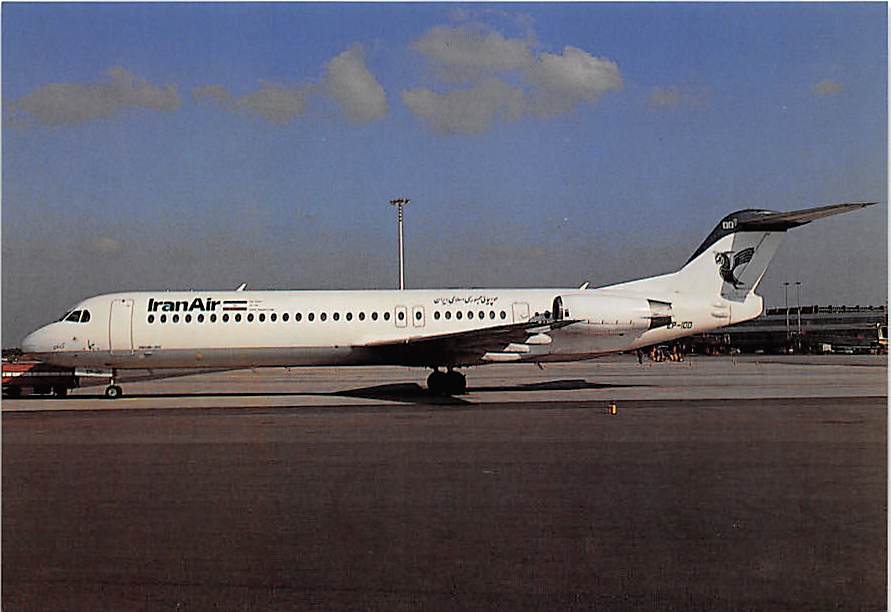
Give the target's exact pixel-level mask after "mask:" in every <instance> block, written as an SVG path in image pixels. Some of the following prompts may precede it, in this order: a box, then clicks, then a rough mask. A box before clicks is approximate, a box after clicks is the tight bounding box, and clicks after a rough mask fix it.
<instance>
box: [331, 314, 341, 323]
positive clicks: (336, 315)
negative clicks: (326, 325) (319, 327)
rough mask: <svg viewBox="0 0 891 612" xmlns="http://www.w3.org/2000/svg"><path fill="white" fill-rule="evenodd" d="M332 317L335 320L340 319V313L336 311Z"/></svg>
mask: <svg viewBox="0 0 891 612" xmlns="http://www.w3.org/2000/svg"><path fill="white" fill-rule="evenodd" d="M331 318H332V319H334V320H335V321H340V313H339V312H335V313H334V314H333V315H331Z"/></svg>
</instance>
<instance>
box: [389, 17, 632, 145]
mask: <svg viewBox="0 0 891 612" xmlns="http://www.w3.org/2000/svg"><path fill="white" fill-rule="evenodd" d="M534 40H535V36H534V33H533V32H531V30H530V31H529V32H528V33H527V36H526V37H525V38H506V37H504V36H502V35H501V34H500V33H498V32H495V31H492V30H487V29H485V28H484V27H483V26H481V25H473V26H471V25H464V26H458V27H451V26H436V27H434V28H432V29H430V30H429V31H428V32H427V33H426V34H425V35H424V36H423V37H422V38H420V39H419V40H417V41H415V42H414V43H413V44H412V48H413V49H415V50H416V51H419V52H420V53H422V54H423V55H424V56H425V57H427V59H428V60H430V62H431V64H433V66H434V67H435V68H436V69H437V74H438V75H439V76H440V77H441V78H443V79H444V80H445V81H446V82H448V81H453V80H455V79H456V78H458V79H464V80H467V81H470V83H471V86H470V87H469V88H464V89H457V90H454V91H451V92H447V93H436V92H434V91H432V90H430V89H427V88H423V89H413V90H409V91H404V92H403V93H402V100H403V102H404V103H405V104H406V106H408V108H409V110H411V112H412V113H414V114H415V115H417V116H420V117H422V118H424V119H426V120H427V121H428V123H429V125H430V126H431V127H432V128H433V129H434V130H436V131H438V132H442V133H479V132H483V131H485V130H487V129H489V127H491V125H492V124H493V123H494V122H496V121H497V120H503V121H512V120H516V119H519V118H520V117H522V116H524V115H527V114H535V115H537V116H539V117H553V116H555V115H560V114H563V113H567V112H569V111H571V110H573V109H574V108H576V107H577V106H578V105H579V104H582V103H595V102H597V101H598V100H599V99H600V97H601V96H602V95H603V94H605V93H606V92H609V91H621V90H622V88H623V81H622V74H621V72H620V71H619V66H618V64H616V62H614V61H612V60H609V59H606V58H602V57H594V56H593V55H591V54H590V53H588V52H586V51H584V50H582V49H578V48H576V47H571V46H567V47H564V49H563V52H562V53H559V54H557V53H539V54H537V55H536V54H534V53H533V51H532V48H533V42H532V41H534Z"/></svg>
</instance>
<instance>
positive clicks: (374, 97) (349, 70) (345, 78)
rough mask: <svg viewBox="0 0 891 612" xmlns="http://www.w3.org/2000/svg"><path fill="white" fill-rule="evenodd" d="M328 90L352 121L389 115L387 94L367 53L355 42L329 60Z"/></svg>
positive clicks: (326, 89)
mask: <svg viewBox="0 0 891 612" xmlns="http://www.w3.org/2000/svg"><path fill="white" fill-rule="evenodd" d="M324 86H325V91H326V92H327V93H328V95H329V96H331V97H332V98H334V100H335V101H336V102H337V103H338V104H339V105H340V107H341V108H342V109H343V111H344V112H345V113H346V115H347V117H349V118H350V119H351V120H352V121H355V122H356V123H368V122H371V121H376V120H378V119H381V118H383V117H384V116H385V115H386V114H387V96H386V94H385V93H384V88H383V87H381V84H380V83H378V82H377V80H376V79H375V78H374V75H372V74H371V73H370V72H369V71H368V68H367V67H366V66H365V54H364V53H363V51H362V48H361V47H359V46H358V45H355V46H353V47H351V48H349V49H347V50H346V51H344V52H343V53H341V54H340V55H338V56H337V57H335V58H334V59H332V60H331V61H330V62H328V64H327V66H326V68H325V77H324Z"/></svg>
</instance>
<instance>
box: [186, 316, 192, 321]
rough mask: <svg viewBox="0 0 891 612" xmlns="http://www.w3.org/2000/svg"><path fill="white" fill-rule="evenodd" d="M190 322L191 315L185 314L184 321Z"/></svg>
mask: <svg viewBox="0 0 891 612" xmlns="http://www.w3.org/2000/svg"><path fill="white" fill-rule="evenodd" d="M191 322H192V315H190V314H187V315H186V323H191Z"/></svg>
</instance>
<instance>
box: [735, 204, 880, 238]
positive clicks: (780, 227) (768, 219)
mask: <svg viewBox="0 0 891 612" xmlns="http://www.w3.org/2000/svg"><path fill="white" fill-rule="evenodd" d="M873 204H876V202H847V203H844V204H830V205H829V206H818V207H817V208H805V209H803V210H793V211H789V212H770V211H758V213H757V216H754V218H749V219H745V220H742V219H740V222H739V225H738V226H737V228H736V229H737V231H739V230H749V229H751V230H761V231H785V230H787V229H790V228H793V227H798V226H799V225H804V224H805V223H810V222H811V221H816V220H817V219H822V218H823V217H829V216H831V215H838V214H840V213H844V212H849V211H852V210H857V209H859V208H865V207H867V206H872V205H873Z"/></svg>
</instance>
